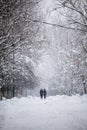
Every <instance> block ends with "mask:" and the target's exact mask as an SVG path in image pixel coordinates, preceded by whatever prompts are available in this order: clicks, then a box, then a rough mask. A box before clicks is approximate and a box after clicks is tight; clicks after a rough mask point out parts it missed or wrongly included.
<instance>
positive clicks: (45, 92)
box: [43, 89, 47, 99]
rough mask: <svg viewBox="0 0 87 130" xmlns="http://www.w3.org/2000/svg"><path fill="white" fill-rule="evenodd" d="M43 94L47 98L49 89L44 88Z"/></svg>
mask: <svg viewBox="0 0 87 130" xmlns="http://www.w3.org/2000/svg"><path fill="white" fill-rule="evenodd" d="M43 94H44V99H46V97H47V91H46V89H44V90H43Z"/></svg>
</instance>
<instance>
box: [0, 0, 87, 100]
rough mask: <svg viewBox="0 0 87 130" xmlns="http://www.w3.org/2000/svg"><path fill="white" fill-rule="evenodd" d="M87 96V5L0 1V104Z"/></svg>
mask: <svg viewBox="0 0 87 130" xmlns="http://www.w3.org/2000/svg"><path fill="white" fill-rule="evenodd" d="M40 88H46V89H47V91H48V95H69V96H70V95H73V94H80V95H83V94H86V93H87V0H47V1H46V0H0V99H1V100H2V99H3V97H5V98H12V97H20V96H27V95H37V96H38V91H39V89H40Z"/></svg>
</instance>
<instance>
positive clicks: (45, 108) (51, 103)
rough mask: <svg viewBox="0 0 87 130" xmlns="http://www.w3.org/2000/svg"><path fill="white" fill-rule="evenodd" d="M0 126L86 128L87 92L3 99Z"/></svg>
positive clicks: (10, 129)
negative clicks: (80, 94)
mask: <svg viewBox="0 0 87 130" xmlns="http://www.w3.org/2000/svg"><path fill="white" fill-rule="evenodd" d="M0 130H87V95H84V96H79V95H76V96H70V97H69V96H54V97H47V99H46V100H41V99H40V98H39V97H26V98H20V99H17V98H14V99H8V100H5V99H4V100H3V101H1V102H0Z"/></svg>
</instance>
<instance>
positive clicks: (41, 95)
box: [40, 89, 44, 99]
mask: <svg viewBox="0 0 87 130" xmlns="http://www.w3.org/2000/svg"><path fill="white" fill-rule="evenodd" d="M43 96H44V94H43V89H41V90H40V97H41V99H42V98H43Z"/></svg>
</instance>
